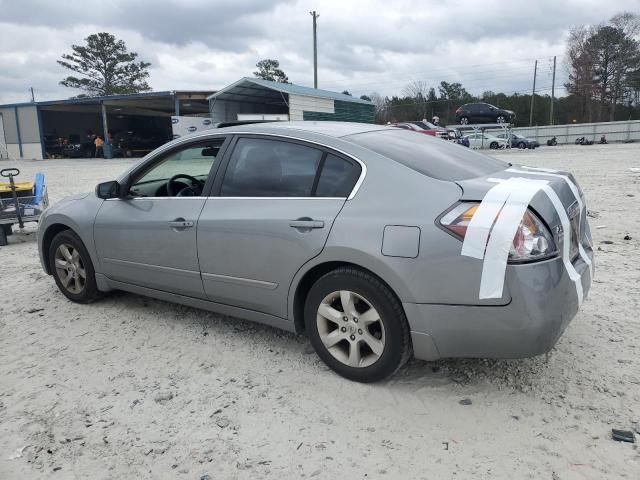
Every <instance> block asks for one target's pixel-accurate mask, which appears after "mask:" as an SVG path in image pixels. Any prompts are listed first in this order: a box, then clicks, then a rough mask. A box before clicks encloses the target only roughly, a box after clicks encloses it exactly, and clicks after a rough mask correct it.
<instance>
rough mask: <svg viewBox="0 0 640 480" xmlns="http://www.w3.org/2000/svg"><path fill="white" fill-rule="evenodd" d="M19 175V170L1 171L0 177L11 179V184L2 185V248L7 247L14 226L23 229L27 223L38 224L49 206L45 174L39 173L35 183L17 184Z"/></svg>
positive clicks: (0, 238) (0, 197)
mask: <svg viewBox="0 0 640 480" xmlns="http://www.w3.org/2000/svg"><path fill="white" fill-rule="evenodd" d="M18 175H20V170H18V169H17V168H4V169H2V170H0V176H2V177H4V178H8V179H9V183H0V246H4V245H7V243H8V242H7V237H8V236H9V235H11V234H12V233H13V230H12V226H13V225H15V224H18V225H19V226H20V228H23V227H24V224H25V223H27V222H37V221H38V220H39V219H40V215H41V214H42V212H43V211H44V210H45V209H46V208H47V207H48V206H49V197H48V195H47V187H46V185H45V183H44V174H43V173H37V174H36V178H35V181H34V182H16V181H14V178H15V177H17V176H18Z"/></svg>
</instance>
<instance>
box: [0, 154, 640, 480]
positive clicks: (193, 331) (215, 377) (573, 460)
mask: <svg viewBox="0 0 640 480" xmlns="http://www.w3.org/2000/svg"><path fill="white" fill-rule="evenodd" d="M496 156H499V157H500V158H503V159H508V160H509V161H512V162H514V163H524V164H528V165H534V166H544V167H554V168H562V169H567V170H571V171H573V172H574V173H575V174H576V177H577V179H578V180H579V182H580V183H581V186H582V187H583V189H584V191H585V194H586V196H587V201H588V206H589V208H590V209H591V210H592V212H593V215H595V218H590V222H591V227H592V230H593V234H594V240H595V245H596V246H597V250H598V251H597V258H596V269H597V270H596V279H595V283H594V284H593V286H592V290H591V293H590V296H589V298H588V299H587V300H586V301H585V303H584V305H583V308H582V310H581V311H580V313H579V314H578V316H577V317H576V318H575V319H574V321H573V322H572V324H571V325H570V326H569V327H568V329H567V331H566V332H565V334H564V336H563V337H562V338H561V340H560V342H559V343H558V345H557V346H556V348H555V349H554V351H553V352H552V353H551V354H550V355H549V356H548V357H547V358H545V357H544V356H543V357H538V358H533V359H528V360H519V361H491V360H444V361H440V362H436V363H424V362H417V361H413V362H412V363H410V364H409V365H408V366H407V367H406V368H404V369H403V370H401V371H400V372H399V374H398V375H396V376H395V377H394V378H392V379H390V380H389V381H387V382H385V383H381V384H376V385H360V384H356V383H350V382H348V381H346V380H343V379H342V378H340V377H338V376H337V375H335V374H333V373H332V372H331V371H329V370H328V369H327V368H326V367H325V366H324V365H323V364H322V363H321V362H320V361H319V359H318V358H317V357H316V355H315V354H314V353H313V351H312V349H311V347H310V346H309V345H308V343H307V341H306V339H305V338H302V337H297V336H295V335H292V334H288V333H284V332H280V331H277V330H274V329H271V328H268V327H264V326H260V325H256V324H251V323H249V322H246V321H242V320H238V319H235V318H228V317H221V316H219V315H214V314H210V313H206V312H202V311H198V310H194V309H190V308H185V307H182V306H176V305H171V304H168V303H164V302H160V301H156V300H151V299H147V298H143V297H138V296H135V295H130V294H125V293H115V294H113V295H110V296H108V297H107V298H105V299H104V300H102V301H100V302H98V303H95V304H93V305H88V306H82V305H75V304H73V303H71V302H69V301H67V300H66V299H65V297H63V296H62V294H60V293H59V292H58V290H57V289H56V287H55V284H54V282H53V280H52V279H51V278H50V277H48V276H47V275H45V274H44V273H43V272H42V270H41V268H40V265H39V261H38V255H37V252H36V243H35V234H34V227H31V226H30V227H28V228H26V229H25V231H24V232H22V233H18V234H17V235H15V236H13V237H12V238H11V244H10V245H9V246H7V247H0V300H1V303H0V478H2V479H14V478H15V479H17V478H178V479H180V478H184V479H201V478H202V479H207V478H209V479H222V478H252V479H253V478H310V477H313V478H362V479H364V478H369V479H370V478H390V479H391V478H394V479H395V478H407V479H408V478H424V479H449V478H469V479H494V478H509V479H514V478H532V479H549V480H567V479H603V478H607V479H615V478H629V479H638V478H640V450H638V445H639V444H640V435H639V434H636V437H637V439H636V442H637V443H636V444H629V443H619V442H614V441H613V440H612V439H611V428H622V429H632V428H635V429H636V430H637V431H638V432H640V423H638V422H640V318H639V315H638V311H639V310H640V308H639V307H640V305H639V302H640V265H639V262H638V246H639V242H638V239H640V213H639V205H640V204H639V202H640V189H639V188H638V185H639V181H640V172H637V171H636V172H634V171H631V170H630V168H632V167H640V144H631V145H605V146H592V147H577V146H566V147H556V148H544V147H543V148H540V149H538V150H536V151H514V152H498V153H496ZM130 163H131V161H127V160H112V161H97V160H84V161H81V160H50V161H44V162H21V163H20V165H19V166H20V168H21V169H22V170H23V172H24V176H25V177H27V178H29V177H32V175H33V173H34V172H36V171H43V172H45V173H46V175H47V180H48V185H49V191H50V197H51V200H52V201H56V200H58V199H60V198H62V197H63V196H65V195H67V194H70V193H75V192H80V191H86V190H89V189H92V188H93V186H94V185H95V184H96V183H97V182H98V181H101V180H110V179H112V178H113V177H115V175H116V174H117V173H119V172H121V171H122V170H123V169H124V168H125V167H126V166H127V165H129V164H130ZM10 164H11V162H9V161H2V162H0V166H2V167H5V166H9V165H10ZM627 234H628V235H630V236H631V237H632V239H631V240H624V239H623V237H624V236H625V235H627ZM604 242H607V243H604ZM609 242H611V243H609ZM470 321H472V319H470ZM464 399H469V400H470V401H471V404H470V405H469V404H464V403H469V402H463V404H461V403H460V401H461V400H464Z"/></svg>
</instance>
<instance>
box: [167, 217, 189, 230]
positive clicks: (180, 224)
mask: <svg viewBox="0 0 640 480" xmlns="http://www.w3.org/2000/svg"><path fill="white" fill-rule="evenodd" d="M168 223H169V227H171V228H191V227H193V222H192V221H191V220H185V219H184V218H176V219H175V220H172V221H170V222H168Z"/></svg>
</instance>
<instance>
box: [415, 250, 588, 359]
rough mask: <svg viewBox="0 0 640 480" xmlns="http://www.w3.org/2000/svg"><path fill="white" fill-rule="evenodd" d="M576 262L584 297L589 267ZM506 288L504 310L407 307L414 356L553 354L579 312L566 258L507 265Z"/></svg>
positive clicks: (440, 306)
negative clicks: (508, 299) (506, 300)
mask: <svg viewBox="0 0 640 480" xmlns="http://www.w3.org/2000/svg"><path fill="white" fill-rule="evenodd" d="M588 255H589V256H590V257H591V258H593V253H592V252H591V251H589V252H588ZM572 263H573V266H574V268H575V269H576V271H577V272H578V273H579V274H580V282H581V284H582V290H583V292H584V296H585V297H586V295H587V293H588V291H589V287H590V286H591V271H590V268H589V266H588V265H587V264H586V263H585V262H584V261H583V260H582V259H581V258H580V257H577V259H576V260H574V261H573V262H572ZM506 284H507V285H508V288H509V291H510V292H511V302H510V303H509V304H508V305H504V306H493V305H491V306H470V305H441V304H417V303H403V306H404V309H405V313H406V315H407V318H408V320H409V325H410V327H411V335H412V340H413V349H414V356H415V357H416V358H418V359H422V360H436V359H438V358H447V357H476V358H526V357H533V356H536V355H540V354H542V353H546V352H548V351H549V350H551V349H552V348H553V346H554V345H555V344H556V342H557V341H558V339H559V338H560V336H561V335H562V333H563V332H564V330H565V328H566V327H567V325H568V324H569V322H570V321H571V320H572V319H573V317H574V316H575V315H576V313H577V312H578V309H579V301H578V297H577V295H576V285H575V284H574V282H573V281H572V280H571V279H570V278H569V275H568V274H567V270H566V269H565V267H564V265H563V262H562V259H561V258H553V259H549V260H546V261H542V262H538V263H530V264H524V265H509V266H508V268H507V271H506Z"/></svg>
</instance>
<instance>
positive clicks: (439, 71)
mask: <svg viewBox="0 0 640 480" xmlns="http://www.w3.org/2000/svg"><path fill="white" fill-rule="evenodd" d="M558 56H560V57H561V56H562V55H558ZM545 58H546V57H545ZM549 58H553V57H549ZM530 60H536V58H531V59H518V60H514V61H511V62H504V61H502V62H493V63H479V64H475V65H465V64H457V65H456V64H454V65H451V64H449V65H447V66H444V67H435V68H431V69H429V70H419V71H413V72H407V75H410V76H411V77H413V78H415V76H416V75H419V74H424V73H428V74H429V76H434V75H438V76H442V75H445V74H446V75H449V76H452V75H454V74H457V75H455V76H457V77H460V78H464V77H465V75H464V74H463V75H460V74H458V72H452V70H455V69H456V68H460V69H464V71H469V70H473V69H477V68H485V67H489V66H496V65H511V67H510V68H507V69H506V70H514V69H518V70H520V69H524V68H526V69H527V70H528V68H529V67H524V66H522V67H518V66H515V65H514V64H518V63H524V62H529V61H530ZM498 70H499V71H503V70H505V69H504V68H501V69H498ZM495 71H496V69H488V70H485V71H475V72H473V73H476V74H477V73H487V74H488V75H491V74H492V73H493V72H495ZM367 77H368V78H371V77H375V78H376V80H374V81H371V82H358V83H354V82H351V81H349V80H346V81H334V82H328V83H326V84H325V86H327V87H332V86H333V87H351V88H353V87H359V86H364V85H383V84H384V85H385V86H388V85H389V82H386V81H384V78H385V77H391V78H394V79H397V80H395V81H394V83H400V82H403V83H406V82H407V81H410V80H400V79H398V78H397V74H396V73H393V72H384V73H382V72H381V73H378V74H375V73H373V74H367ZM378 77H380V78H379V79H378Z"/></svg>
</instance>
